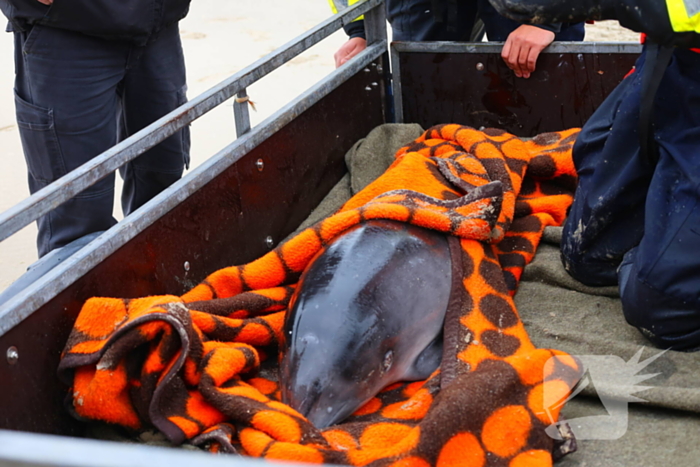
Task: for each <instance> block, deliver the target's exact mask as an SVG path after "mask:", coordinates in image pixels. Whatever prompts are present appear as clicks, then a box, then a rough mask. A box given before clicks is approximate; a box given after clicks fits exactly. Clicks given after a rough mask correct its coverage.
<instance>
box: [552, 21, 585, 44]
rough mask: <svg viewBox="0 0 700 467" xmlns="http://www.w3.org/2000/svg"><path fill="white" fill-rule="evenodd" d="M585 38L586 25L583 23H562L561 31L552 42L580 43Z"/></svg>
mask: <svg viewBox="0 0 700 467" xmlns="http://www.w3.org/2000/svg"><path fill="white" fill-rule="evenodd" d="M585 36H586V24H585V23H564V24H562V25H561V31H559V32H558V33H557V34H556V36H554V40H555V41H558V42H562V41H576V42H580V41H582V40H583V38H584V37H585Z"/></svg>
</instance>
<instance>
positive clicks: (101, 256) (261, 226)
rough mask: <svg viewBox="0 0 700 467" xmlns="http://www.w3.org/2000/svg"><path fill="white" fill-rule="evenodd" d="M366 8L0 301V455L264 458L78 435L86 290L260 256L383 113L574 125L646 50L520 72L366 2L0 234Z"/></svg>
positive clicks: (163, 280)
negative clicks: (232, 132) (274, 92)
mask: <svg viewBox="0 0 700 467" xmlns="http://www.w3.org/2000/svg"><path fill="white" fill-rule="evenodd" d="M361 14H364V15H365V21H366V26H367V39H368V47H367V49H366V50H365V51H363V52H362V53H361V54H360V55H358V56H357V57H356V58H354V59H353V60H352V61H350V62H349V63H348V64H346V65H344V66H343V67H341V68H340V69H337V70H335V71H334V72H333V73H331V74H330V75H328V76H327V77H325V78H324V79H322V80H321V81H319V82H318V83H315V84H314V85H313V86H312V87H310V88H309V89H308V90H307V91H306V92H304V93H303V94H301V95H300V96H298V97H297V98H296V99H294V100H293V101H292V102H291V103H289V104H288V105H286V106H285V107H283V108H282V109H280V110H279V111H278V112H277V113H275V114H274V115H272V116H270V117H269V118H268V119H266V120H265V121H264V122H262V123H261V124H259V125H258V126H256V127H254V128H251V125H250V122H249V118H248V109H247V107H246V104H245V103H243V104H241V103H239V102H235V103H234V116H235V126H236V131H237V138H236V139H235V140H234V141H232V142H231V143H230V144H229V145H228V146H227V147H225V148H224V149H222V150H221V151H219V152H218V153H217V154H215V155H214V156H212V157H211V158H210V159H208V160H207V161H206V162H205V163H203V164H201V165H200V166H199V167H197V168H195V169H194V170H192V171H190V172H189V173H188V174H187V175H186V176H185V177H184V178H182V180H180V181H179V182H177V183H175V184H174V185H172V186H171V187H170V188H168V189H167V190H165V191H164V192H163V193H161V194H160V195H158V196H157V197H156V198H154V199H153V200H152V201H150V202H149V203H147V204H146V205H145V206H143V207H142V208H141V209H139V210H138V211H136V212H134V213H133V214H132V215H130V216H128V217H126V218H125V219H124V220H122V221H121V222H119V223H118V224H117V225H115V226H114V227H113V228H112V229H110V230H108V231H107V232H104V233H103V234H101V235H99V236H98V237H97V238H95V239H94V240H93V241H91V242H90V243H89V244H87V245H86V246H84V247H83V248H82V249H80V250H78V251H77V252H76V253H75V254H73V255H72V256H70V257H69V258H68V259H66V260H65V261H63V262H62V263H60V264H59V265H58V266H57V267H55V268H53V269H52V270H50V271H49V272H48V273H46V274H44V275H43V276H41V277H40V278H38V279H36V280H32V281H31V283H29V284H28V285H27V286H26V287H24V288H23V289H22V290H20V291H19V292H17V293H16V294H15V295H14V296H12V297H10V298H9V299H7V300H6V301H5V302H4V303H2V305H0V466H9V465H22V466H30V465H31V466H49V465H50V466H57V465H62V466H83V465H91V466H99V467H101V466H111V465H149V466H158V465H168V466H169V467H173V466H177V465H190V464H191V463H195V462H196V463H197V464H198V465H202V466H207V465H212V466H214V465H222V464H223V463H224V462H225V463H227V465H240V466H244V465H248V464H250V465H253V463H256V464H257V463H259V462H262V461H257V460H254V459H246V458H235V457H233V458H232V457H221V456H212V455H209V454H207V453H197V452H187V451H183V450H173V449H165V448H157V447H150V446H144V445H132V444H123V443H112V442H108V441H97V440H88V439H82V435H83V430H84V428H83V424H81V423H80V422H78V421H76V420H74V419H72V418H71V417H70V416H69V415H68V413H67V412H66V410H65V409H64V406H63V401H64V398H65V395H66V389H67V388H66V387H65V386H63V385H62V384H61V383H60V382H59V381H58V379H57V377H56V368H57V366H58V361H59V356H60V352H61V350H62V348H63V346H64V344H65V341H66V339H67V337H68V334H69V332H70V330H71V327H72V325H73V322H74V321H75V319H76V316H77V314H78V312H79V310H80V307H81V305H82V303H83V302H84V301H85V300H86V299H88V298H89V297H92V296H121V297H139V296H146V295H153V294H165V293H169V294H181V293H183V292H184V291H186V290H188V289H189V288H191V287H192V286H193V285H195V284H197V283H198V282H199V281H201V280H202V279H204V278H205V276H207V275H208V274H209V273H211V272H213V271H215V270H217V269H219V268H222V267H225V266H229V265H233V264H243V263H246V262H249V261H251V260H253V259H255V258H257V257H259V256H261V255H262V254H264V253H265V252H266V251H268V250H269V249H270V248H272V247H273V246H274V245H275V244H276V243H278V242H279V241H280V240H281V239H283V238H284V237H286V236H287V235H288V234H289V233H290V232H292V231H293V230H294V229H295V228H296V227H297V226H298V225H299V224H300V223H301V221H302V220H303V219H305V218H306V217H307V215H308V214H309V213H310V212H311V210H312V209H313V208H314V207H315V206H316V205H317V204H318V203H319V202H320V201H321V200H322V198H323V197H324V196H325V195H326V193H327V192H328V191H329V190H330V189H331V187H333V186H334V185H335V183H336V182H338V181H339V180H340V178H341V177H342V176H343V174H344V173H345V172H346V168H345V164H344V154H345V152H346V151H347V150H348V149H349V148H350V146H351V145H352V144H353V143H355V142H356V141H357V140H358V139H360V138H362V137H364V136H365V135H367V134H368V133H369V131H370V130H371V129H373V128H374V127H376V126H378V125H380V124H382V123H386V122H391V121H396V122H416V123H419V124H421V125H423V127H424V128H427V127H429V126H431V125H433V124H437V123H446V122H451V123H461V124H466V125H471V126H474V127H477V128H478V127H489V126H495V127H500V128H503V129H505V130H507V131H510V132H512V133H514V134H517V135H519V136H531V135H534V134H537V133H540V132H544V131H552V130H559V129H563V128H567V127H573V126H580V125H582V124H583V123H584V122H585V120H586V119H587V118H588V117H589V116H590V115H591V113H592V112H593V111H594V109H595V108H596V107H597V106H598V105H599V104H600V103H601V102H602V100H603V99H604V98H605V96H606V95H607V94H608V93H609V92H610V91H611V90H612V89H613V88H614V87H615V86H616V85H617V84H618V83H619V82H620V81H621V79H622V77H623V76H624V75H625V74H626V73H627V72H628V71H629V70H630V69H631V67H632V66H633V63H634V61H635V59H636V56H637V55H638V53H639V52H640V50H641V48H640V46H639V45H637V44H631V43H560V44H555V45H552V46H550V47H549V48H548V49H547V50H546V51H545V53H544V54H543V55H542V56H541V57H540V59H539V62H538V70H539V71H538V72H537V73H536V74H535V75H534V76H533V77H532V78H531V79H528V80H523V79H516V78H515V77H514V75H513V73H512V72H511V71H510V70H509V69H508V68H507V67H506V66H505V64H504V63H503V62H502V60H501V58H500V55H499V52H500V46H498V45H493V44H488V43H439V42H437V43H392V44H391V47H389V43H388V40H387V32H386V26H385V25H386V21H385V12H384V5H383V0H364V1H361V2H359V3H358V4H356V5H354V6H353V7H351V8H349V9H347V10H344V11H342V12H341V13H339V14H337V15H335V16H333V17H332V18H330V19H328V20H326V21H324V22H323V23H321V24H319V25H318V26H316V27H315V28H313V29H311V30H310V31H308V32H307V33H305V34H303V35H302V36H299V37H298V38H296V39H294V40H293V41H291V42H289V43H287V44H285V45H284V46H282V47H280V48H279V49H277V50H276V51H275V52H273V53H271V54H269V55H267V56H266V57H264V58H262V59H260V60H258V61H257V62H255V63H253V64H252V65H250V66H249V67H247V68H245V69H243V70H242V71H240V72H238V73H236V74H235V75H233V76H231V77H230V78H228V79H227V80H225V81H223V82H222V83H220V84H219V85H217V86H215V87H214V88H212V89H210V90H209V91H207V92H205V93H203V94H201V95H199V96H197V97H196V98H194V99H192V100H191V101H190V102H189V103H187V104H185V105H183V106H182V107H180V108H178V109H177V110H175V111H173V112H171V113H170V114H168V115H166V116H164V117H163V118H161V119H160V120H158V121H156V122H154V123H153V124H152V125H150V126H148V127H147V128H145V129H143V130H142V131H140V132H138V133H137V134H135V135H133V136H132V137H130V138H129V139H127V140H125V141H123V142H122V143H120V144H118V145H116V146H115V147H113V148H111V149H110V150H108V151H106V152H104V153H103V154H101V155H99V156H98V157H96V158H95V159H93V160H92V161H90V162H88V163H87V164H85V165H84V166H82V167H80V168H79V169H77V170H75V171H74V172H72V173H70V174H68V175H66V176H65V177H63V178H62V179H60V180H58V181H56V182H55V183H53V184H51V185H50V186H48V187H46V188H44V189H43V190H41V191H40V192H38V193H36V194H34V195H33V196H31V197H29V198H28V199H26V200H24V201H23V202H21V203H20V204H18V205H16V206H15V207H13V208H12V209H10V210H8V211H6V212H4V213H2V214H1V215H0V241H2V240H4V239H6V238H7V237H9V236H10V235H12V234H14V233H16V232H17V231H18V230H20V229H21V228H22V227H24V226H26V225H28V224H30V223H31V222H34V221H35V220H36V219H37V218H38V217H40V216H41V215H43V214H45V213H47V212H48V211H50V210H51V209H53V208H54V207H56V206H58V205H60V204H61V203H62V202H64V201H66V200H68V199H70V198H71V197H72V196H74V195H75V194H76V193H79V192H80V191H81V190H83V189H84V188H85V187H88V186H90V185H91V184H93V183H95V182H96V181H97V180H99V179H101V178H102V177H104V176H106V175H107V174H109V173H111V172H113V171H114V170H116V169H117V168H118V167H120V166H121V165H123V164H124V163H125V162H127V161H129V160H132V159H134V158H135V157H137V156H138V155H139V154H141V153H143V152H144V151H146V150H147V149H148V148H150V147H152V146H154V145H155V144H157V143H158V142H160V141H162V140H164V139H165V138H167V137H168V136H170V135H172V134H173V133H174V132H175V131H177V130H178V129H180V128H182V127H184V126H185V125H188V124H189V123H191V122H192V121H193V120H195V119H197V118H198V117H200V116H201V115H203V114H204V113H206V112H208V111H209V110H211V109H212V108H214V107H216V106H217V105H220V104H222V103H223V102H224V101H226V100H228V99H230V98H232V97H233V96H238V97H245V96H246V87H248V86H249V85H251V84H252V83H254V82H255V81H257V80H259V79H261V78H262V77H264V76H265V75H267V74H268V73H270V72H271V71H273V70H274V69H276V68H278V67H280V66H281V65H283V64H284V63H286V62H288V61H289V60H291V59H292V58H294V57H295V56H297V55H298V54H300V53H302V52H303V51H305V50H306V49H308V48H310V47H311V46H312V45H314V44H316V43H317V42H319V41H321V40H322V39H324V38H326V37H328V36H329V35H330V34H331V33H333V32H334V31H336V30H338V29H340V28H341V27H342V26H343V25H344V24H347V23H348V22H350V21H352V20H353V19H354V18H356V17H357V16H359V15H361ZM390 55H391V63H390V60H389V57H390ZM390 64H391V69H390ZM392 89H393V91H392ZM309 135H313V137H312V138H311V137H309ZM56 435H58V436H56ZM232 463H233V464H232Z"/></svg>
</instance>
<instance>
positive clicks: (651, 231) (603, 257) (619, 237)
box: [562, 49, 700, 349]
mask: <svg viewBox="0 0 700 467" xmlns="http://www.w3.org/2000/svg"><path fill="white" fill-rule="evenodd" d="M645 55H646V54H645V53H643V54H642V55H641V56H640V58H639V60H638V61H637V65H636V71H635V73H633V74H632V75H631V76H629V77H627V78H625V80H624V81H623V82H622V83H621V84H620V85H619V86H618V87H617V88H616V89H615V90H614V91H613V93H611V94H610V96H608V98H607V99H606V100H605V102H604V103H603V104H602V105H601V106H600V107H599V108H598V109H597V110H596V112H595V113H594V114H593V116H592V117H591V118H590V119H589V120H588V122H586V125H585V126H584V127H583V129H582V131H581V134H580V135H579V137H578V139H577V141H576V144H575V146H574V150H573V155H574V164H575V165H576V169H577V171H578V174H579V185H578V188H577V191H576V196H575V198H574V203H573V205H572V206H571V210H570V212H569V217H568V218H567V221H566V224H565V225H564V238H563V240H562V259H563V261H564V265H565V267H566V269H567V270H568V271H569V273H570V274H571V275H572V276H573V277H575V278H576V279H578V280H579V281H581V282H583V283H585V284H588V285H608V284H615V283H618V282H619V286H620V298H621V299H622V307H623V311H624V314H625V318H626V319H627V321H628V322H629V323H630V324H632V325H634V326H636V327H637V328H639V329H640V330H641V331H642V333H643V334H645V335H646V336H647V337H648V338H649V339H650V340H651V341H652V342H654V343H655V344H656V345H659V346H662V347H669V348H673V349H695V348H698V347H700V253H699V252H700V202H699V201H700V54H697V53H695V52H692V51H689V50H681V49H678V50H676V51H675V52H674V56H673V58H672V60H671V63H670V65H669V66H668V68H667V69H666V71H665V74H664V77H663V80H662V82H661V85H660V87H659V90H658V92H657V95H656V98H655V101H654V110H653V113H652V119H653V128H654V138H655V140H656V142H657V144H658V148H659V159H658V162H657V163H649V162H647V161H645V160H642V158H641V157H640V150H639V135H638V125H639V108H640V102H641V98H642V96H641V81H642V78H641V76H642V71H643V70H644V67H645V58H646V56H645Z"/></svg>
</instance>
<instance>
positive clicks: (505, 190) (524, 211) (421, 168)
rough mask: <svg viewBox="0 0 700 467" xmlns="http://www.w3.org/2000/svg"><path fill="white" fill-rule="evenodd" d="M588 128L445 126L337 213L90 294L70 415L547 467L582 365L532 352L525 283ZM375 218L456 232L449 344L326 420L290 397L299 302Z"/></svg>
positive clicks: (440, 459)
mask: <svg viewBox="0 0 700 467" xmlns="http://www.w3.org/2000/svg"><path fill="white" fill-rule="evenodd" d="M576 135H577V130H575V129H574V130H568V131H563V132H560V133H548V134H543V135H540V136H538V137H536V138H534V139H532V140H523V139H521V138H518V137H515V136H513V135H511V134H508V133H505V132H503V131H499V130H486V131H483V132H481V131H477V130H474V129H472V128H468V127H464V126H459V125H442V126H437V127H433V128H431V129H429V130H427V131H426V132H425V133H424V134H423V135H422V136H421V137H420V138H418V139H417V140H416V141H415V142H413V143H411V144H409V145H407V146H406V147H404V148H402V149H401V150H400V151H399V152H398V153H397V155H396V160H395V162H394V163H393V164H392V165H391V167H389V169H388V170H387V171H386V172H385V173H384V174H383V175H382V176H381V177H379V178H378V179H377V180H375V181H374V182H373V183H371V184H370V185H369V186H367V187H366V188H365V189H364V190H362V191H361V192H359V193H358V194H357V195H355V196H354V197H352V198H351V199H350V200H349V201H348V202H347V203H346V204H345V205H344V206H343V207H342V209H340V210H339V211H338V212H337V213H336V214H334V215H333V216H331V217H328V218H327V219H325V220H323V221H322V222H319V223H318V224H316V225H314V226H313V227H310V228H308V229H305V230H303V231H301V232H300V233H299V234H297V235H295V236H294V237H292V238H291V239H289V240H288V241H286V242H284V243H283V244H281V245H279V246H278V247H277V248H275V249H274V250H273V251H271V252H270V253H268V254H266V255H265V256H263V257H261V258H260V259H258V260H256V261H253V262H252V263H249V264H246V265H243V266H235V267H229V268H225V269H221V270H219V271H216V272H214V273H213V274H211V275H210V276H209V277H207V278H206V280H204V282H202V283H201V284H199V285H198V286H196V287H195V288H194V289H192V290H190V291H189V292H187V293H186V294H185V295H183V296H182V297H177V296H157V297H147V298H139V299H117V298H93V299H90V300H89V301H87V302H86V303H85V305H84V307H83V309H82V311H81V313H80V315H79V317H78V319H77V321H76V323H75V327H74V329H73V332H72V334H71V336H70V338H69V340H68V343H67V344H66V349H65V351H64V354H63V357H62V361H61V364H60V368H59V373H60V375H61V376H62V377H63V378H64V379H65V380H67V381H69V382H70V384H71V385H72V388H71V395H72V408H73V410H74V411H75V413H76V415H78V416H80V417H83V418H87V419H92V420H100V421H104V422H108V423H112V424H117V425H120V426H124V427H127V428H129V429H133V430H143V429H151V428H156V429H157V430H160V431H161V432H163V433H164V434H165V435H166V436H167V437H168V438H169V439H170V440H171V441H172V442H174V443H181V442H185V441H190V442H192V443H195V444H206V445H208V446H209V447H210V448H211V449H212V450H214V451H228V452H236V453H240V454H244V455H248V456H255V457H264V458H268V459H286V460H292V461H304V462H313V463H322V462H325V463H336V464H351V465H357V466H361V465H362V466H364V465H368V464H372V465H373V466H385V465H386V466H389V465H391V466H392V467H399V466H401V467H409V466H411V467H414V466H415V467H423V466H426V467H427V466H439V467H455V466H465V467H466V466H483V465H498V466H501V465H507V466H510V467H525V466H541V465H551V464H552V462H553V456H556V455H557V454H558V453H561V452H565V448H563V447H562V445H561V442H558V441H555V440H554V439H553V438H552V437H550V436H549V435H548V434H547V433H545V429H546V428H547V427H548V426H550V425H551V424H553V423H555V422H557V420H558V418H559V410H560V408H561V404H562V401H564V400H565V399H566V397H567V396H568V395H569V393H570V391H571V388H572V386H573V385H574V384H575V382H576V381H577V380H578V378H579V376H580V372H581V368H580V365H579V364H578V362H577V361H576V360H575V359H574V358H572V357H570V356H569V355H567V354H565V353H563V352H559V351H556V350H550V349H537V348H535V346H534V345H533V344H532V343H531V341H530V339H529V338H528V335H527V333H526V331H525V328H524V326H523V323H522V321H521V320H520V317H519V315H518V312H517V310H516V309H515V306H514V303H513V300H512V295H513V294H514V293H515V290H516V287H517V283H518V280H519V278H520V275H521V273H522V270H523V268H524V266H525V265H526V264H527V263H528V262H529V261H530V260H531V259H532V257H533V256H534V254H535V250H536V248H537V245H538V243H539V240H540V237H541V235H542V232H543V230H544V228H545V227H546V226H549V225H558V224H560V223H561V222H562V221H563V220H564V217H565V216H566V210H567V208H568V207H569V205H570V203H571V200H572V195H573V190H574V188H575V184H576V173H575V170H574V167H573V162H572V159H571V148H572V145H573V142H574V140H575V138H576ZM369 219H393V220H398V221H402V222H409V223H412V224H415V225H418V226H422V227H427V228H431V229H435V230H438V231H440V232H444V233H445V234H446V235H451V236H454V237H456V238H458V239H459V245H460V247H461V248H459V251H457V255H456V258H457V262H458V263H459V267H460V269H461V271H462V276H461V280H458V281H455V282H454V284H453V288H457V292H458V293H455V291H454V290H453V294H452V296H453V297H457V299H458V301H459V303H458V304H457V305H458V306H451V307H450V310H451V311H450V312H449V313H448V316H447V317H446V323H445V330H444V335H445V337H444V338H445V348H446V349H448V350H446V351H445V354H444V357H443V362H442V365H441V367H440V369H439V370H437V371H436V372H435V373H434V374H433V375H432V376H431V377H430V378H429V379H428V380H426V381H420V382H413V383H404V384H397V385H394V386H391V387H388V388H386V389H385V390H384V391H383V392H382V393H380V394H379V395H378V396H377V397H376V398H374V399H372V400H371V401H370V402H368V403H367V404H366V405H365V406H363V407H362V408H361V409H360V410H358V411H357V412H356V413H355V414H354V415H353V416H352V417H351V418H350V419H348V420H347V421H345V422H344V423H342V424H340V425H337V426H333V427H330V428H326V429H323V430H319V429H317V428H316V427H314V426H313V425H311V424H310V423H309V422H308V421H306V420H305V419H304V417H302V416H301V415H300V414H298V413H297V412H295V411H294V410H293V409H291V408H290V407H288V406H286V405H284V404H282V403H281V402H280V401H279V400H280V399H279V391H278V384H277V381H276V372H275V367H276V363H277V358H278V355H277V353H278V348H279V347H280V346H279V344H280V342H281V341H282V339H283V335H282V325H283V321H284V316H285V312H286V307H287V303H288V301H289V299H290V297H291V296H292V294H293V293H294V289H295V284H296V282H297V281H298V279H299V276H300V274H301V272H302V271H303V270H304V269H305V267H306V266H307V264H308V263H309V261H310V260H311V259H312V258H313V257H314V256H315V255H316V254H317V253H318V252H319V251H321V250H322V249H323V248H324V246H325V245H327V244H328V243H329V242H330V241H331V240H332V239H334V238H335V237H336V236H337V235H339V234H341V233H342V232H343V231H345V230H346V229H348V228H349V227H351V226H354V225H356V224H358V223H361V222H364V221H366V220H369ZM454 258H455V256H454V254H453V262H454V261H455V259H454ZM452 305H455V304H454V303H453V304H452ZM548 432H549V433H551V430H548ZM569 449H570V447H569Z"/></svg>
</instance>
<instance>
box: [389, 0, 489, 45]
mask: <svg viewBox="0 0 700 467" xmlns="http://www.w3.org/2000/svg"><path fill="white" fill-rule="evenodd" d="M476 11H477V4H476V0H474V1H468V2H447V1H446V2H444V10H443V11H441V12H437V14H438V16H440V18H436V12H435V11H433V2H432V0H412V1H396V0H394V1H389V2H387V18H388V19H389V22H390V23H391V29H392V39H393V40H395V41H469V38H470V36H471V32H472V28H473V26H474V21H475V19H476Z"/></svg>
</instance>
